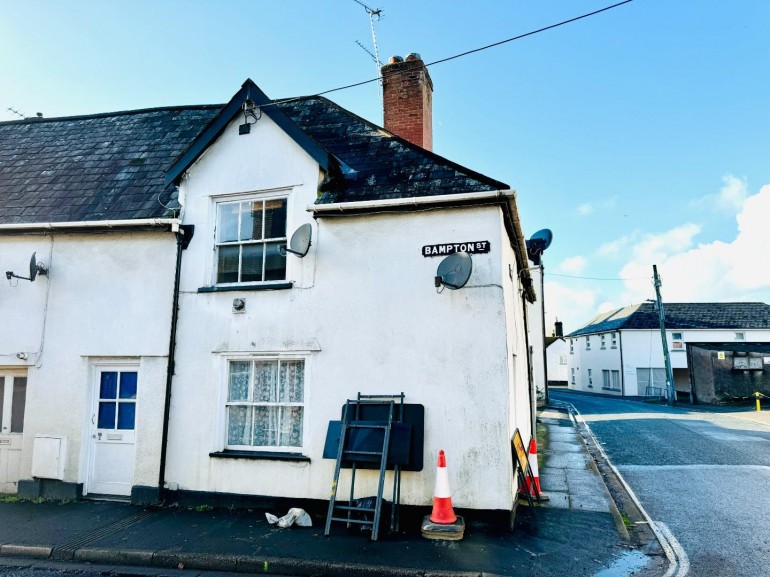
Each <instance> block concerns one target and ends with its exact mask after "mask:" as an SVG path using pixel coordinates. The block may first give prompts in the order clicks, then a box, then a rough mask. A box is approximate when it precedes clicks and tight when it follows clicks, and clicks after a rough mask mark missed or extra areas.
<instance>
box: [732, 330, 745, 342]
mask: <svg viewBox="0 0 770 577" xmlns="http://www.w3.org/2000/svg"><path fill="white" fill-rule="evenodd" d="M733 340H736V341H745V340H746V332H745V331H735V335H734V336H733Z"/></svg>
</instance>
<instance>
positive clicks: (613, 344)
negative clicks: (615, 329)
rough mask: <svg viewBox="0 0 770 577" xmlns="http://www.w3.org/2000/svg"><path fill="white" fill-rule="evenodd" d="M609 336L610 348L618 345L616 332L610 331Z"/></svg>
mask: <svg viewBox="0 0 770 577" xmlns="http://www.w3.org/2000/svg"><path fill="white" fill-rule="evenodd" d="M610 338H611V339H612V341H611V342H612V348H613V349H614V348H617V346H618V333H611V334H610Z"/></svg>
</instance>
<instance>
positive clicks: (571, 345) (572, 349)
mask: <svg viewBox="0 0 770 577" xmlns="http://www.w3.org/2000/svg"><path fill="white" fill-rule="evenodd" d="M569 354H571V355H574V354H575V342H574V341H573V340H572V339H570V340H569Z"/></svg>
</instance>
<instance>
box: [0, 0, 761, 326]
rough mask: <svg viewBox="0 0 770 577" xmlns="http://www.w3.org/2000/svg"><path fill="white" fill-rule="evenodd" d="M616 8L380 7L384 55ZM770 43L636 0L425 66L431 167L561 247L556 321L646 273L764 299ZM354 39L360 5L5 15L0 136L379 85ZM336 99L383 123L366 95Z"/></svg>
mask: <svg viewBox="0 0 770 577" xmlns="http://www.w3.org/2000/svg"><path fill="white" fill-rule="evenodd" d="M610 3H611V2H609V1H608V2H606V3H604V2H600V1H596V0H590V1H589V0H553V1H550V0H542V1H537V2H536V1H534V0H529V1H526V2H525V1H522V0H508V1H489V2H483V1H482V2H474V3H468V2H462V3H461V2H446V1H443V2H442V1H438V0H436V1H432V0H431V1H421V2H414V1H411V2H407V1H404V0H381V1H380V2H376V3H375V2H374V0H370V1H369V4H370V6H372V7H373V8H382V10H383V18H382V19H381V20H380V21H379V22H376V24H375V25H376V31H377V40H378V46H379V52H380V57H381V59H382V60H386V59H387V57H388V56H391V55H394V54H398V55H402V56H403V55H406V54H407V53H409V52H419V53H420V54H421V55H422V57H423V59H424V60H425V61H426V62H431V61H434V60H438V59H441V58H444V57H447V56H451V55H453V54H457V53H460V52H464V51H466V50H470V49H473V48H477V47H479V46H483V45H486V44H490V43H492V42H496V41H499V40H503V39H505V38H509V37H512V36H515V35H518V34H522V33H525V32H528V31H530V30H533V29H537V28H540V27H543V26H547V25H549V24H553V23H555V22H558V21H561V20H565V19H567V18H571V17H574V16H577V15H580V14H582V13H586V12H590V11H593V10H596V9H599V8H602V7H604V6H606V5H608V4H610ZM768 30H770V3H769V2H766V1H765V0H754V1H750V0H735V1H732V2H717V1H716V0H679V1H677V2H670V1H664V0H635V1H634V2H631V3H630V4H626V5H624V6H621V7H619V8H616V9H614V10H611V11H608V12H605V13H603V14H600V15H597V16H594V17H592V18H589V19H586V20H582V21H580V22H576V23H574V24H570V25H567V26H564V27H561V28H558V29H555V30H551V31H548V32H544V33H542V34H539V35H536V36H532V37H528V38H525V39H522V40H519V41H515V42H511V43H508V44H505V45H502V46H500V47H497V48H493V49H490V50H486V51H483V52H480V53H477V54H473V55H470V56H467V57H464V58H460V59H457V60H453V61H451V62H447V63H444V64H438V65H436V66H434V67H431V68H430V73H431V76H432V79H433V83H434V108H433V122H434V150H435V151H436V152H437V153H438V154H441V155H443V156H446V157H448V158H450V159H452V160H454V161H456V162H459V163H460V164H463V165H465V166H468V167H470V168H472V169H474V170H477V171H479V172H482V173H484V174H487V175H489V176H491V177H493V178H496V179H498V180H502V181H503V182H506V183H508V184H509V185H510V186H511V187H512V188H514V189H516V190H517V191H518V195H519V206H520V213H521V218H522V223H523V225H524V228H525V232H526V233H527V234H528V235H529V234H531V233H533V232H535V231H536V230H538V229H540V228H550V229H552V230H553V233H554V242H553V245H552V246H551V248H550V249H549V250H548V252H547V253H546V257H545V264H546V310H547V316H548V319H549V320H548V322H549V323H550V321H551V320H552V319H553V317H559V318H560V319H561V320H563V321H564V322H565V325H566V326H565V328H566V329H568V330H571V329H575V328H578V327H579V326H580V325H581V324H582V323H584V322H585V321H587V320H588V319H589V318H590V317H591V316H593V315H594V314H595V313H596V312H598V311H599V310H604V309H607V308H611V307H614V306H617V307H619V306H624V305H626V304H630V303H631V302H638V301H639V300H643V299H644V298H650V297H652V296H653V290H652V285H651V283H650V281H649V277H650V276H651V268H652V264H653V263H656V264H658V268H659V270H660V272H661V276H662V278H663V296H664V299H666V300H671V301H673V300H676V301H687V300H693V301H709V300H712V301H724V300H762V301H765V302H767V301H770V267H768V266H767V255H768V254H769V253H770V232H766V231H765V224H764V222H765V220H766V219H767V217H768V215H770V186H767V187H766V188H763V186H766V185H770V162H769V160H770V90H769V88H770V80H768V78H769V75H768V70H770V43H769V42H768ZM356 40H359V41H361V42H362V43H363V44H364V45H366V46H367V47H370V48H371V35H370V30H369V19H368V16H367V14H366V12H365V11H364V9H363V8H362V7H361V6H360V5H358V4H357V3H356V2H354V0H334V1H327V2H317V1H316V2H310V1H305V2H299V1H290V0H289V1H282V2H275V1H272V2H263V1H238V2H225V1H221V0H219V1H213V0H211V1H186V2H181V1H159V0H153V1H144V0H132V1H131V2H128V1H122V0H115V1H111V2H95V1H94V2H82V1H73V0H70V1H68V2H66V3H65V2H58V1H56V2H54V1H41V0H38V1H35V2H5V3H3V5H2V10H1V11H0V120H12V119H13V118H14V115H13V114H11V113H10V112H7V111H6V110H5V109H6V108H7V107H13V108H15V109H17V110H19V111H21V112H22V113H24V114H26V115H33V114H35V113H36V112H43V113H44V114H45V116H47V117H52V116H66V115H77V114H89V113H94V112H106V111H115V110H129V109H136V108H147V107H155V106H168V105H179V104H201V103H217V102H226V101H227V100H228V99H229V98H230V97H231V96H232V94H233V93H235V92H236V91H237V90H238V88H239V87H240V85H241V83H242V82H243V80H244V79H245V78H247V77H250V78H252V79H253V80H254V81H255V82H256V83H257V84H258V85H260V87H262V89H263V90H264V91H265V92H266V93H267V94H268V95H269V96H270V97H272V98H281V97H287V96H297V95H305V94H314V93H317V92H321V91H325V90H328V89H331V88H334V87H337V86H342V85H346V84H350V83H353V82H357V81H360V80H366V79H369V78H372V77H373V76H374V75H375V66H374V64H373V62H372V61H371V59H370V58H369V56H368V55H367V54H366V53H365V52H364V51H363V50H362V49H361V48H359V47H358V46H357V45H356V44H355V41H356ZM328 97H329V98H331V99H333V100H335V101H336V102H338V103H339V104H341V105H342V106H344V107H346V108H348V109H349V110H351V111H353V112H355V113H357V114H359V115H361V116H363V117H365V118H367V119H369V120H372V121H374V122H377V123H381V104H380V99H379V96H378V92H377V88H376V85H373V84H370V85H367V86H362V87H358V88H354V89H350V90H344V91H340V92H336V93H333V94H329V95H328ZM557 275H571V276H557ZM571 277H598V278H612V279H617V278H629V279H642V280H629V281H618V280H591V279H584V278H571Z"/></svg>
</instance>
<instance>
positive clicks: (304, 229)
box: [281, 223, 313, 258]
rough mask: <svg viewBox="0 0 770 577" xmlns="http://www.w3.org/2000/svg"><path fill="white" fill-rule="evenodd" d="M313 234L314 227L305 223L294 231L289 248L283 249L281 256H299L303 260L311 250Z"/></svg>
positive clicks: (284, 247) (283, 247)
mask: <svg viewBox="0 0 770 577" xmlns="http://www.w3.org/2000/svg"><path fill="white" fill-rule="evenodd" d="M312 234H313V227H312V226H310V223H305V224H303V225H302V226H300V227H299V228H298V229H297V230H295V231H294V234H293V235H291V240H290V241H289V246H282V247H281V254H282V255H285V254H286V253H287V252H290V253H291V254H295V255H297V256H298V257H299V258H302V257H303V256H305V255H306V254H307V252H308V251H309V250H310V245H311V244H312V242H311V236H312Z"/></svg>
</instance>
